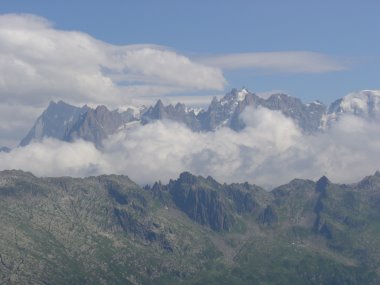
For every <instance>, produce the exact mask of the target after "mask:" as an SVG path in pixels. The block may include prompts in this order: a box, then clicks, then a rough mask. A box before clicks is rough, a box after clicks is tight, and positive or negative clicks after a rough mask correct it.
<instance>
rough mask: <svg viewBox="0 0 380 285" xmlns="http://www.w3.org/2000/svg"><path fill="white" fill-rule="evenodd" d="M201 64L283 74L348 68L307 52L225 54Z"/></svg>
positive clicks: (340, 63) (330, 58) (324, 56)
mask: <svg viewBox="0 0 380 285" xmlns="http://www.w3.org/2000/svg"><path fill="white" fill-rule="evenodd" d="M200 62H202V63H204V64H207V65H210V66H214V67H218V68H222V69H225V70H234V69H256V70H262V71H265V72H281V73H323V72H332V71H341V70H344V69H346V68H347V67H346V66H345V65H344V64H343V63H342V62H339V61H338V60H336V59H334V58H332V57H330V56H327V55H325V54H321V53H316V52H307V51H281V52H253V53H238V54H225V55H220V56H211V57H208V58H204V59H201V60H200Z"/></svg>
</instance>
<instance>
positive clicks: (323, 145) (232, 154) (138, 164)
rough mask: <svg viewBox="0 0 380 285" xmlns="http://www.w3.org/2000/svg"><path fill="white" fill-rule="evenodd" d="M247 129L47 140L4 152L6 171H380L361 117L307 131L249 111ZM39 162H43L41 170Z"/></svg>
mask: <svg viewBox="0 0 380 285" xmlns="http://www.w3.org/2000/svg"><path fill="white" fill-rule="evenodd" d="M243 120H244V121H245V123H246V124H247V127H246V128H245V129H244V130H242V131H240V132H235V131H232V130H230V129H228V128H221V129H219V130H217V131H216V132H212V133H195V132H192V131H191V130H189V129H187V128H186V127H184V126H183V125H180V124H178V123H175V122H172V121H157V122H155V123H152V124H148V125H145V126H139V127H136V128H134V129H130V130H128V131H127V132H120V133H117V134H115V135H114V136H112V137H110V138H109V139H107V140H106V141H105V142H104V144H105V148H104V150H103V151H102V152H101V151H99V150H97V149H96V148H94V146H93V145H92V144H90V143H88V142H83V141H78V142H75V143H71V144H70V143H66V142H60V141H55V140H50V139H48V140H45V141H43V142H42V143H34V144H32V145H29V146H26V147H24V148H18V149H15V150H13V151H12V152H10V153H0V169H9V168H16V169H24V170H29V171H32V172H34V173H35V174H37V175H42V176H51V175H53V176H61V175H72V176H85V175H90V174H91V175H95V174H102V173H118V174H126V175H128V176H129V177H130V178H131V179H133V180H135V181H136V182H138V183H140V184H145V183H152V182H154V181H157V180H161V181H164V182H167V181H168V180H169V179H171V178H176V177H177V176H178V175H179V173H180V172H182V171H190V172H192V173H194V174H199V175H203V176H207V175H211V176H213V177H214V178H216V179H217V180H219V181H221V182H244V181H248V182H250V183H255V184H258V185H262V186H265V187H267V188H270V187H273V186H277V185H280V184H283V183H287V182H288V181H290V180H291V179H293V178H307V179H318V178H319V177H321V176H322V175H327V176H328V177H329V178H330V179H332V180H333V181H335V182H343V183H350V182H355V181H358V180H359V179H361V178H362V177H364V176H366V175H368V174H371V173H373V172H374V171H376V170H377V169H378V167H379V166H378V161H377V157H379V155H380V130H379V128H378V126H377V125H376V124H375V123H369V122H368V121H364V120H363V119H360V118H358V117H355V116H349V115H347V116H342V118H341V119H340V120H339V121H338V122H337V123H336V124H335V125H334V126H333V127H332V128H331V129H330V130H328V131H327V132H326V133H320V134H318V135H305V134H303V133H302V132H301V131H300V130H299V129H298V127H297V126H296V125H295V124H294V123H293V121H292V120H290V119H288V118H286V117H284V116H283V115H282V114H281V113H279V112H276V111H270V110H268V109H264V108H262V109H255V110H249V109H247V110H246V111H245V112H244V113H243ZM37 165H38V167H36V166H37Z"/></svg>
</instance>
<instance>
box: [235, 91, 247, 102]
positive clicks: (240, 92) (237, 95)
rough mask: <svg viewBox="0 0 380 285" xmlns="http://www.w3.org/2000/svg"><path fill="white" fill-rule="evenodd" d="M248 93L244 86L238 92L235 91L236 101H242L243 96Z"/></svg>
mask: <svg viewBox="0 0 380 285" xmlns="http://www.w3.org/2000/svg"><path fill="white" fill-rule="evenodd" d="M248 93H249V92H248V90H247V89H245V88H243V89H241V90H240V91H239V92H237V94H236V98H237V100H238V101H244V99H245V96H246V95H247V94H248Z"/></svg>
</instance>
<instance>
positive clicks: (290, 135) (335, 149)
mask: <svg viewBox="0 0 380 285" xmlns="http://www.w3.org/2000/svg"><path fill="white" fill-rule="evenodd" d="M379 121H380V91H376V90H365V91H360V92H355V93H351V94H349V95H347V96H345V97H343V98H341V99H338V100H336V101H334V102H333V103H332V104H331V105H330V106H326V105H325V104H323V103H322V102H320V101H314V102H312V103H307V104H305V103H303V102H302V101H301V100H299V99H297V98H294V97H291V96H288V95H286V94H280V93H279V94H271V95H270V96H266V97H261V96H258V95H256V94H255V93H251V92H250V91H248V90H247V89H244V88H243V89H241V90H236V89H233V90H232V91H231V92H230V93H228V94H226V95H225V96H224V97H221V98H214V99H213V100H212V101H211V103H210V104H209V106H208V108H205V109H199V108H192V107H190V106H186V105H184V104H181V103H178V104H176V105H164V104H163V102H162V101H161V100H159V101H157V103H156V104H155V105H154V106H150V107H145V106H143V107H136V108H132V107H131V108H127V109H123V110H109V109H108V108H107V107H106V106H97V107H95V108H92V107H89V106H87V105H84V106H82V107H78V106H73V105H70V104H68V103H65V102H63V101H58V102H51V103H50V104H49V106H48V107H47V109H46V110H45V111H44V112H43V113H42V114H41V115H40V116H39V117H38V118H37V120H36V122H35V123H34V125H33V126H32V128H31V129H30V131H29V132H28V133H27V134H25V136H24V137H23V138H22V139H21V141H20V143H19V146H18V147H15V148H13V149H10V148H8V147H5V146H4V147H2V148H1V152H0V157H1V161H2V162H0V166H1V167H2V169H12V168H14V169H23V170H3V171H1V172H0V197H1V199H0V203H1V205H0V209H1V210H0V283H1V284H300V285H301V284H311V285H313V284H315V285H317V284H329V285H331V284H337V285H338V284H339V285H340V284H352V285H353V284H373V285H376V284H380V173H379V172H378V171H376V170H377V169H378V168H379V169H380V165H379V164H378V155H379V154H380V127H379ZM348 126H349V127H348ZM40 153H44V154H45V155H46V156H45V157H50V158H48V159H46V161H39V160H38V157H39V156H38V155H39V154H40ZM20 161H21V162H20ZM18 162H19V163H18ZM28 162H29V163H28ZM21 164H22V165H21ZM6 166H10V167H6ZM24 166H25V167H24Z"/></svg>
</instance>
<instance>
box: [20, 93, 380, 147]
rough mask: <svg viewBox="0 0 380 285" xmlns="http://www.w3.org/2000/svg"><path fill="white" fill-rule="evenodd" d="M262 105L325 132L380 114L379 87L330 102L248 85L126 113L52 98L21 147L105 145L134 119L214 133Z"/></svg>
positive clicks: (236, 126) (237, 126)
mask: <svg viewBox="0 0 380 285" xmlns="http://www.w3.org/2000/svg"><path fill="white" fill-rule="evenodd" d="M257 108H266V109H269V110H272V111H279V112H281V113H282V114H283V115H284V116H286V117H288V118H290V119H292V120H293V121H294V122H295V124H296V125H297V126H298V127H299V128H300V129H301V130H302V131H303V132H304V133H306V134H312V133H316V132H321V131H323V130H324V129H326V128H328V127H329V126H330V125H332V124H334V122H336V121H338V120H339V118H340V117H341V116H343V115H345V114H350V115H355V116H359V117H361V118H363V119H365V120H377V119H379V118H380V91H376V90H375V91H371V90H365V91H361V92H357V93H351V94H349V95H347V96H345V97H343V98H341V99H338V100H336V101H335V102H333V103H332V104H331V105H330V106H329V107H327V106H326V105H324V104H323V103H321V102H319V101H314V102H312V103H308V104H305V103H303V102H302V101H301V100H300V99H298V98H295V97H291V96H289V95H287V94H283V93H275V94H272V95H271V96H269V97H268V98H262V97H260V96H258V95H256V94H255V93H251V92H250V91H248V90H247V89H245V88H243V89H241V90H237V89H232V90H231V92H229V93H227V94H226V95H225V96H223V97H222V98H220V99H218V98H216V97H214V98H213V99H212V101H211V103H210V105H209V106H208V108H207V109H205V110H200V111H197V112H196V111H195V110H194V109H192V108H188V107H187V106H185V105H184V104H181V103H177V104H176V105H175V106H173V105H171V104H170V105H167V106H165V105H164V104H163V102H162V101H161V100H158V101H157V103H156V104H155V105H154V106H151V107H149V108H140V109H139V110H140V113H138V114H135V112H136V110H132V109H128V110H127V111H124V112H119V111H117V110H114V111H110V110H108V109H107V108H106V107H105V106H98V107H97V108H96V109H92V108H90V107H88V106H83V107H75V106H72V105H69V104H67V103H64V102H62V101H59V102H58V103H55V102H51V103H50V104H49V106H48V108H47V109H46V110H45V111H44V112H43V113H42V114H41V116H40V117H39V118H38V119H37V121H36V122H35V124H34V126H33V127H32V129H31V130H30V131H29V133H28V134H27V135H26V136H25V137H24V138H23V139H22V140H21V142H20V146H25V145H27V144H29V143H31V142H32V141H40V140H42V139H43V138H45V137H52V138H56V139H59V140H64V141H73V140H76V139H83V140H86V141H91V142H93V143H94V144H95V145H96V147H98V148H101V147H102V140H104V139H106V138H107V137H108V136H109V135H112V134H114V133H116V132H118V131H119V130H122V129H125V128H128V127H129V126H130V125H135V124H142V125H145V124H149V123H151V122H154V121H156V120H172V121H175V122H179V123H181V124H183V125H185V126H186V127H187V128H189V129H191V130H192V131H195V132H212V131H215V130H217V129H220V128H222V127H228V128H231V129H233V130H235V131H240V130H242V129H243V128H244V127H245V123H244V121H243V120H242V119H241V114H242V113H243V112H255V109H257Z"/></svg>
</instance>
